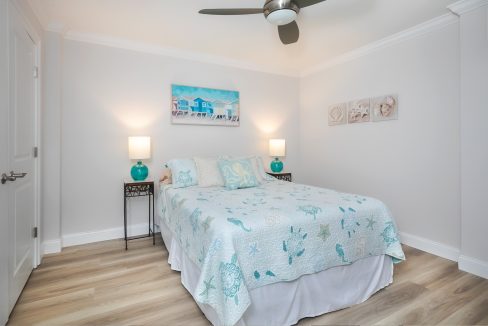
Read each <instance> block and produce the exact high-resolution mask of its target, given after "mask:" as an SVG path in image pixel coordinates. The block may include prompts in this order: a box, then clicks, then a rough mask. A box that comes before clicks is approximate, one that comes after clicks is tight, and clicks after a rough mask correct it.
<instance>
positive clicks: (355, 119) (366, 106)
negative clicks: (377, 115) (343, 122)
mask: <svg viewBox="0 0 488 326" xmlns="http://www.w3.org/2000/svg"><path fill="white" fill-rule="evenodd" d="M370 106H371V100H370V99H369V98H365V99H362V100H357V101H351V102H349V105H348V107H347V121H348V123H361V122H369V120H370Z"/></svg>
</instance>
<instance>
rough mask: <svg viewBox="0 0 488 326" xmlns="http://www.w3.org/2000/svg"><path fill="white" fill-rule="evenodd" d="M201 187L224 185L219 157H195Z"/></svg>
mask: <svg viewBox="0 0 488 326" xmlns="http://www.w3.org/2000/svg"><path fill="white" fill-rule="evenodd" d="M193 160H194V161H195V164H196V166H197V175H198V185H199V186H200V187H213V186H221V187H223V186H224V179H223V178H222V174H221V173H220V169H219V164H218V159H217V158H202V157H194V158H193Z"/></svg>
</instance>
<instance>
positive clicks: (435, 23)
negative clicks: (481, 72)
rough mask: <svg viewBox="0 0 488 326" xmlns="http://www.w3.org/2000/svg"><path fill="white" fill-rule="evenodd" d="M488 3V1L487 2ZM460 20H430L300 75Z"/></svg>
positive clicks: (307, 74)
mask: <svg viewBox="0 0 488 326" xmlns="http://www.w3.org/2000/svg"><path fill="white" fill-rule="evenodd" d="M485 1H488V0H485ZM457 22H458V18H457V17H456V16H455V15H452V14H444V15H442V16H439V17H436V18H434V19H431V20H428V21H426V22H424V23H421V24H418V25H416V26H414V27H411V28H408V29H406V30H404V31H401V32H399V33H396V34H393V35H391V36H388V37H385V38H383V39H381V40H378V41H375V42H372V43H370V44H368V45H365V46H363V47H360V48H357V49H355V50H352V51H350V52H346V53H344V54H342V55H339V56H337V57H335V58H333V59H331V60H328V61H325V62H323V63H320V64H318V65H316V66H313V67H311V68H308V69H305V70H303V71H302V73H301V74H300V77H306V76H309V75H312V74H315V73H317V72H320V71H322V70H326V69H328V68H331V67H334V66H337V65H340V64H343V63H346V62H349V61H352V60H355V59H358V58H361V57H363V56H366V55H368V54H371V53H374V52H377V51H379V50H382V49H385V48H387V47H390V46H392V45H395V44H398V43H401V42H404V41H407V40H410V39H413V38H416V37H419V36H422V35H425V34H427V33H430V32H432V31H435V30H437V29H440V28H443V27H446V26H449V25H451V24H454V23H457Z"/></svg>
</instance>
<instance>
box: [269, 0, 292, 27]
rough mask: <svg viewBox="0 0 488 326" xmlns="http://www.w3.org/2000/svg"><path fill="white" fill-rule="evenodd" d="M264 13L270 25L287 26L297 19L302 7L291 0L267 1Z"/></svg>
mask: <svg viewBox="0 0 488 326" xmlns="http://www.w3.org/2000/svg"><path fill="white" fill-rule="evenodd" d="M263 12H264V16H265V17H266V19H267V20H268V21H269V22H270V23H272V24H274V25H278V26H279V25H287V24H289V23H291V22H293V21H294V20H295V19H296V18H297V15H298V13H299V12H300V7H298V6H297V5H296V4H295V3H294V2H293V1H291V0H266V3H265V4H264V11H263Z"/></svg>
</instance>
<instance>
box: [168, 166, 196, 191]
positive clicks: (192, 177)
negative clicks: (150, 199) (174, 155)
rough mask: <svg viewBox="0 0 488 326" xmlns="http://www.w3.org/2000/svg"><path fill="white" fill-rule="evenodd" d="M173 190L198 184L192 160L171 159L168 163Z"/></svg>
mask: <svg viewBox="0 0 488 326" xmlns="http://www.w3.org/2000/svg"><path fill="white" fill-rule="evenodd" d="M167 165H168V167H169V168H170V169H171V177H172V179H173V180H172V181H173V188H185V187H190V186H195V185H197V184H198V177H197V167H196V165H195V161H194V160H192V159H173V160H171V161H169V162H168V164H167Z"/></svg>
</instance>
